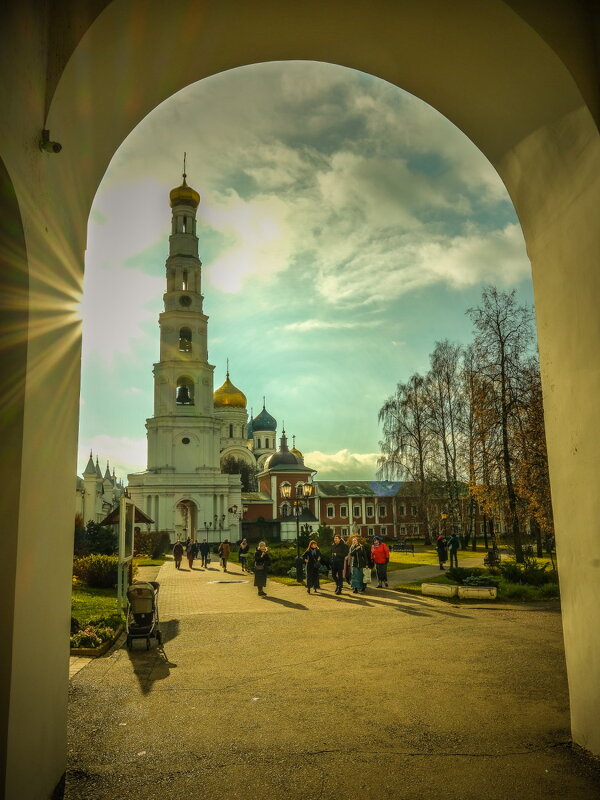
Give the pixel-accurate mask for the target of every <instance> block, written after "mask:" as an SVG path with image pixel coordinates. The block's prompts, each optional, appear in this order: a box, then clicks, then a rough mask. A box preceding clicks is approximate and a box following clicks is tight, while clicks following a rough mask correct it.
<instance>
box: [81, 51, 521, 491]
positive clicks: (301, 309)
mask: <svg viewBox="0 0 600 800" xmlns="http://www.w3.org/2000/svg"><path fill="white" fill-rule="evenodd" d="M184 151H185V152H187V176H188V177H187V182H188V184H189V185H190V186H193V187H194V188H195V189H196V190H197V191H198V192H199V193H200V196H201V203H200V206H199V209H198V214H197V218H198V226H197V233H198V237H199V252H200V258H201V260H202V263H203V267H202V292H203V295H204V312H205V313H206V314H207V315H208V316H209V322H208V352H209V362H210V363H211V364H214V365H215V371H214V388H215V389H216V388H217V387H219V386H220V385H221V384H222V382H223V381H224V379H225V371H226V359H229V364H230V377H231V380H232V382H233V383H234V384H235V385H236V386H237V387H238V388H239V389H241V390H242V391H243V392H244V394H245V395H246V397H247V398H248V410H249V411H250V409H251V408H252V409H253V410H254V414H255V415H256V414H258V412H259V411H260V410H261V408H262V404H263V396H264V397H265V398H266V408H267V410H268V411H269V413H271V414H272V415H273V416H274V417H275V418H276V419H277V420H278V431H279V434H280V433H281V425H282V422H285V428H286V432H287V434H288V438H289V439H290V445H291V436H292V435H293V434H295V436H296V446H297V447H298V449H299V450H301V451H302V452H303V454H304V457H305V463H306V464H307V465H308V466H310V467H312V468H314V469H316V470H318V472H317V475H316V479H317V480H318V479H322V480H331V479H335V478H340V479H342V478H343V479H351V478H354V479H356V480H367V479H373V478H374V477H375V472H376V459H377V455H378V453H379V447H378V443H379V439H380V438H381V435H380V434H381V432H380V428H379V425H378V421H377V414H378V411H379V409H380V407H381V406H382V405H383V403H384V401H385V399H386V398H387V397H388V396H389V395H391V394H393V392H394V389H395V386H396V384H397V383H398V382H399V381H404V380H406V379H407V378H408V377H409V376H410V375H411V374H412V373H414V372H415V371H420V372H424V371H426V370H427V368H428V364H429V354H430V353H431V351H432V350H433V348H434V346H435V343H436V341H440V340H443V339H446V338H448V339H450V340H452V341H457V342H468V341H470V339H471V338H472V327H471V323H470V320H469V319H468V318H467V316H466V315H465V311H466V309H467V308H469V307H471V306H475V305H477V304H478V303H479V301H480V297H481V291H482V289H483V287H484V286H486V285H489V284H494V285H496V286H498V288H501V289H515V290H516V292H517V295H518V299H519V301H520V302H521V303H525V304H532V303H533V290H532V284H531V267H530V264H529V260H528V258H527V255H526V252H525V245H524V241H523V236H522V232H521V228H520V226H519V223H518V220H517V218H516V215H515V211H514V208H513V206H512V204H511V202H510V199H509V197H508V194H507V192H506V190H505V188H504V185H503V184H502V182H501V180H500V178H499V177H498V175H497V173H496V172H495V170H494V169H493V167H492V166H491V165H490V164H489V162H488V161H487V159H486V158H485V157H484V156H483V154H482V153H481V152H480V151H479V150H478V149H477V148H476V147H475V145H474V144H473V143H472V142H470V140H469V139H467V137H466V136H465V135H464V134H463V133H462V132H461V131H460V130H459V129H458V128H456V127H455V126H454V125H453V124H452V123H451V122H449V121H448V120H447V119H446V118H445V117H443V116H442V115H441V114H439V113H438V112H437V111H436V110H434V109H433V108H431V107H430V106H428V105H427V104H426V103H424V102H423V101H421V100H420V99H418V98H415V97H414V96H412V95H410V94H408V93H407V92H404V91H403V90H401V89H399V88H397V87H396V86H393V85H391V84H389V83H387V82H386V81H382V80H380V79H378V78H375V77H373V76H371V75H366V74H364V73H361V72H357V71H355V70H350V69H347V68H345V67H339V66H334V65H331V64H323V63H315V62H277V63H266V64H257V65H253V66H248V67H242V68H239V69H235V70H230V71H228V72H224V73H220V74H218V75H215V76H212V77H211V78H207V79H205V80H202V81H200V82H198V83H196V84H192V85H191V86H188V87H187V88H185V89H184V90H182V91H180V92H178V93H177V94H175V95H173V96H172V97H170V98H169V99H168V100H166V101H165V102H164V103H162V104H161V105H160V106H158V107H157V108H156V109H154V110H153V111H152V112H151V113H150V114H149V115H148V116H147V117H146V118H145V119H144V120H143V121H142V122H141V123H140V124H139V125H138V126H137V127H136V128H135V129H134V130H133V131H132V132H131V133H130V135H129V136H128V137H127V139H126V140H125V141H124V142H123V144H122V145H121V147H120V148H119V149H118V151H117V152H116V153H115V155H114V157H113V159H112V161H111V163H110V165H109V167H108V169H107V171H106V174H105V176H104V178H103V180H102V183H101V184H100V186H99V188H98V192H97V194H96V197H95V199H94V203H93V206H92V211H91V214H90V219H89V225H88V249H87V254H86V265H85V280H84V295H83V301H82V319H83V356H82V359H83V360H82V390H81V414H80V444H79V474H81V472H82V471H83V469H85V464H86V463H87V459H88V457H89V452H90V449H91V450H92V451H93V453H94V457H95V456H96V454H97V455H98V456H99V459H100V465H101V467H102V470H103V471H104V469H105V467H106V462H107V460H108V461H109V463H110V468H111V470H112V468H113V467H115V469H116V472H117V476H119V477H121V478H125V476H126V474H127V473H128V472H136V471H140V470H143V469H145V467H146V433H145V420H146V419H147V418H148V417H150V416H152V413H153V408H152V406H153V379H152V365H153V363H154V362H156V361H157V360H158V351H159V329H158V315H159V313H160V312H161V310H162V309H163V304H162V295H163V292H164V291H165V259H166V257H167V254H168V235H169V232H170V222H171V210H170V207H169V191H170V190H171V189H172V188H173V187H174V186H178V185H179V184H180V183H181V173H182V162H183V153H184Z"/></svg>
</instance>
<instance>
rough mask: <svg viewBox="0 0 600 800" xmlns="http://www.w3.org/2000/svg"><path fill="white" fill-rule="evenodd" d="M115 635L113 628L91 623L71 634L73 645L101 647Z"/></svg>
mask: <svg viewBox="0 0 600 800" xmlns="http://www.w3.org/2000/svg"><path fill="white" fill-rule="evenodd" d="M114 635H115V632H114V630H113V628H107V627H104V626H98V627H96V626H95V625H92V624H91V623H90V624H89V625H86V626H85V628H84V629H83V630H81V631H77V633H73V634H71V647H100V645H101V644H104V642H107V641H108V640H109V639H112V637H113V636H114Z"/></svg>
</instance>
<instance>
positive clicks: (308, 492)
mask: <svg viewBox="0 0 600 800" xmlns="http://www.w3.org/2000/svg"><path fill="white" fill-rule="evenodd" d="M279 489H280V491H281V496H282V497H283V498H284V499H285V500H291V503H292V508H293V509H294V516H295V517H296V580H297V581H298V582H299V583H302V581H303V578H304V562H303V561H302V557H301V556H300V517H301V516H302V511H303V509H304V506H305V504H306V503H307V502H308V500H309V499H310V498H311V497H312V493H313V487H312V484H310V483H305V484H304V485H303V486H302V498H294V499H292V486H291V484H289V483H287V484H282V485H281V486H280V487H279ZM307 530H310V531H311V532H312V528H311V527H310V526H309V525H308V524H307V525H306V526H303V528H302V532H303V533H304V532H306V531H307Z"/></svg>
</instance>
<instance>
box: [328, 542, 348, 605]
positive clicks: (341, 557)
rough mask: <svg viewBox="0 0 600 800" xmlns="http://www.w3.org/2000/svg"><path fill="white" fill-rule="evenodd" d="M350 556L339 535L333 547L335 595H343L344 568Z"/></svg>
mask: <svg viewBox="0 0 600 800" xmlns="http://www.w3.org/2000/svg"><path fill="white" fill-rule="evenodd" d="M347 556H348V545H347V544H346V542H345V541H344V540H343V539H342V537H341V536H340V535H339V534H337V533H336V534H335V536H334V537H333V544H332V545H331V577H332V578H333V580H334V581H335V593H336V594H341V593H342V589H343V587H344V567H345V564H346V558H347Z"/></svg>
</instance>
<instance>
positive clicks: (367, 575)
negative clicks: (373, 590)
mask: <svg viewBox="0 0 600 800" xmlns="http://www.w3.org/2000/svg"><path fill="white" fill-rule="evenodd" d="M370 582H371V567H363V583H370Z"/></svg>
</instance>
